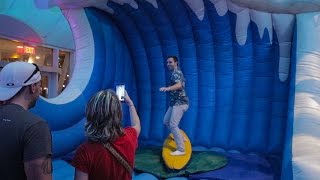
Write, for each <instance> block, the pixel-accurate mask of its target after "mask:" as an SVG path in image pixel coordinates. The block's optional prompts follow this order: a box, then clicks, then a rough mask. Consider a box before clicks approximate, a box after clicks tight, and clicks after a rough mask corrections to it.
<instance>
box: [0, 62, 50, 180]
mask: <svg viewBox="0 0 320 180" xmlns="http://www.w3.org/2000/svg"><path fill="white" fill-rule="evenodd" d="M40 80H41V75H40V71H39V68H38V66H37V65H36V64H30V63H27V62H12V63H9V64H7V65H6V66H5V67H4V68H3V69H2V70H1V71H0V101H1V102H2V103H1V104H2V105H1V104H0V159H1V161H0V179H19V180H20V179H22V180H23V179H43V180H46V179H52V162H51V156H52V147H51V133H50V130H49V127H48V125H47V123H46V122H45V121H44V120H43V119H41V118H40V117H39V116H36V115H34V114H32V113H31V112H29V111H28V109H30V108H32V107H34V106H35V103H36V101H37V99H38V98H39V95H40V92H41V82H40Z"/></svg>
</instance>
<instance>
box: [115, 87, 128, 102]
mask: <svg viewBox="0 0 320 180" xmlns="http://www.w3.org/2000/svg"><path fill="white" fill-rule="evenodd" d="M125 90H126V88H125V85H124V84H118V85H116V94H117V96H118V98H119V100H120V101H124V98H123V97H124V96H125V94H124V93H125Z"/></svg>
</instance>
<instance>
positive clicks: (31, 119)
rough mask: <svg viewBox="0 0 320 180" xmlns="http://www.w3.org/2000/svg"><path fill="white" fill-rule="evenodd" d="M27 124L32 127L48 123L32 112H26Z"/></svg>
mask: <svg viewBox="0 0 320 180" xmlns="http://www.w3.org/2000/svg"><path fill="white" fill-rule="evenodd" d="M25 122H26V123H28V124H31V125H33V124H38V123H44V124H47V122H46V121H45V120H44V119H43V118H41V117H40V116H38V115H36V114H34V113H32V112H30V111H25Z"/></svg>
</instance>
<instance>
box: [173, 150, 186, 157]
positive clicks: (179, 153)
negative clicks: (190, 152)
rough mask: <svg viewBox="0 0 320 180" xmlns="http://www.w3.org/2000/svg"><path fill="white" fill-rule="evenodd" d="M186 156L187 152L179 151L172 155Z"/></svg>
mask: <svg viewBox="0 0 320 180" xmlns="http://www.w3.org/2000/svg"><path fill="white" fill-rule="evenodd" d="M185 154H186V152H184V151H179V150H176V151H174V152H171V153H170V155H171V156H182V155H185Z"/></svg>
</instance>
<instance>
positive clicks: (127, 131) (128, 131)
mask: <svg viewBox="0 0 320 180" xmlns="http://www.w3.org/2000/svg"><path fill="white" fill-rule="evenodd" d="M123 130H124V132H125V134H127V135H135V136H137V134H138V133H137V131H136V130H135V129H134V128H133V127H126V128H124V129H123Z"/></svg>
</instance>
